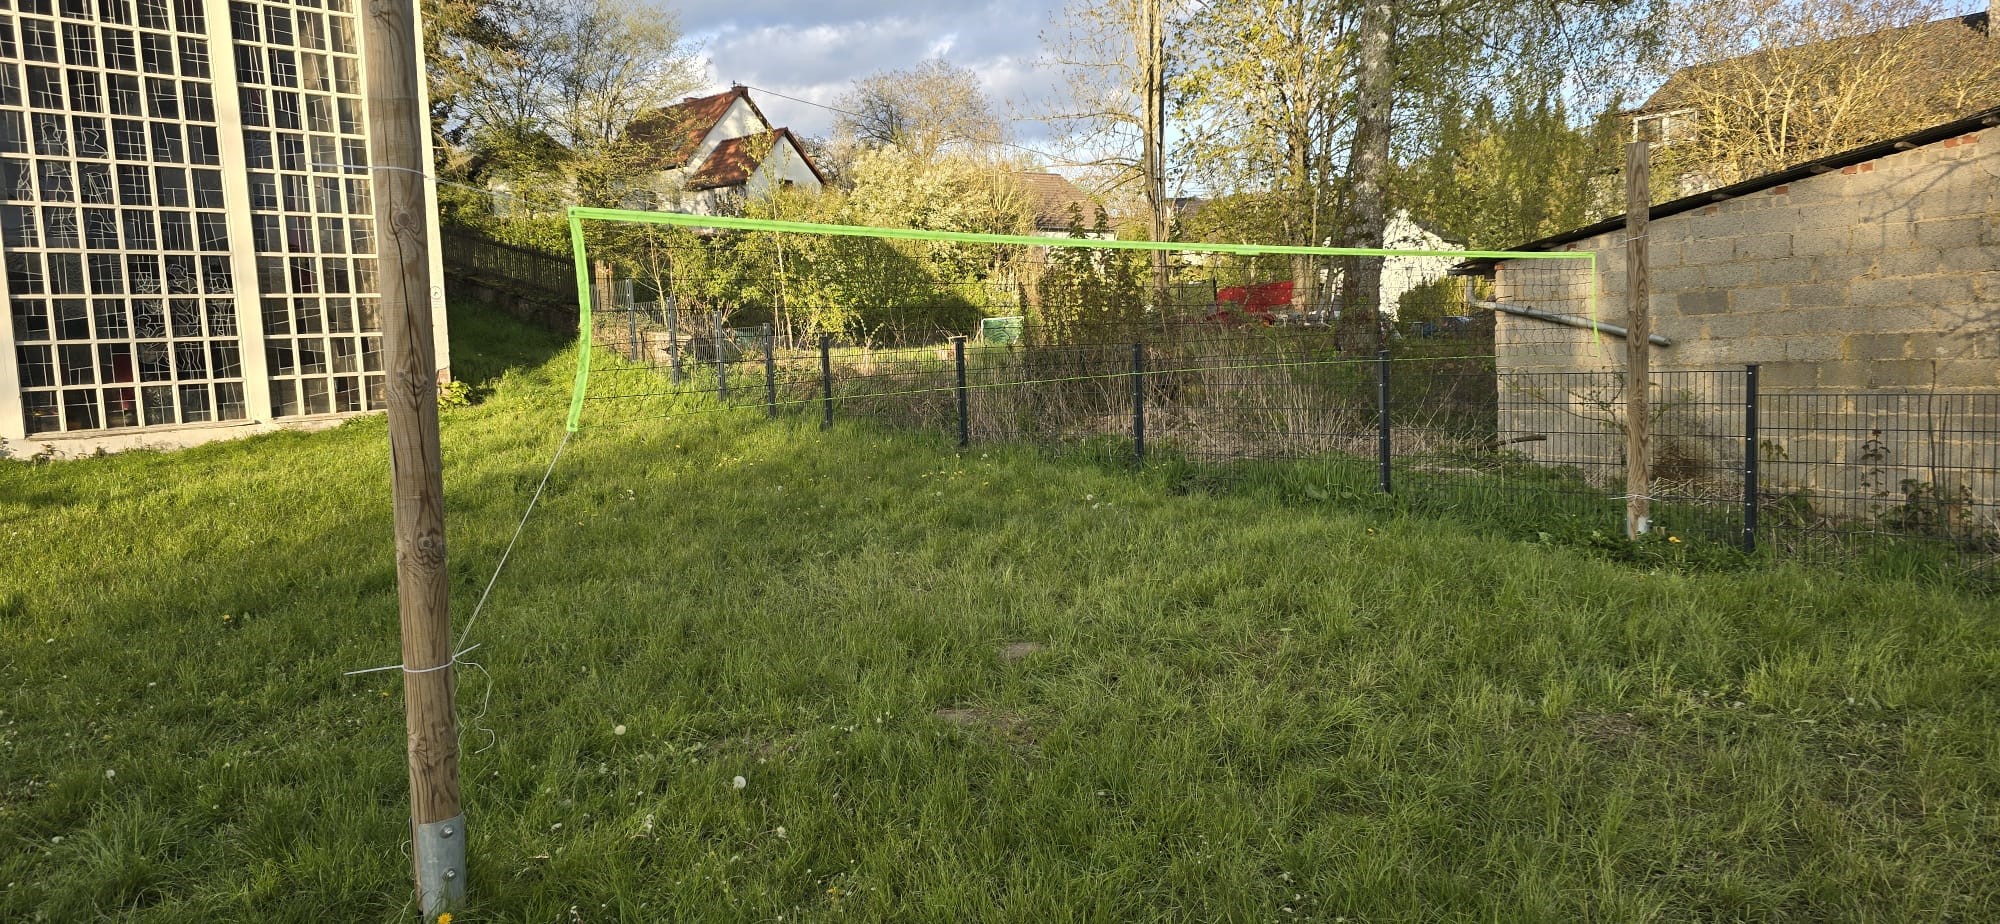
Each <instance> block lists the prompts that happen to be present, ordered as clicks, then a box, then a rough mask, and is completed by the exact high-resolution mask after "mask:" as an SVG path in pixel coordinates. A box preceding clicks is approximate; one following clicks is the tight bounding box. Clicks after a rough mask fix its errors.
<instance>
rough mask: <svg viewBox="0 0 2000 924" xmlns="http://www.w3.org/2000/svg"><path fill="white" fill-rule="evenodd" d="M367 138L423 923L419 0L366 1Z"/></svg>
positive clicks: (430, 370) (461, 855)
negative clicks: (379, 264)
mask: <svg viewBox="0 0 2000 924" xmlns="http://www.w3.org/2000/svg"><path fill="white" fill-rule="evenodd" d="M366 8H367V13H366V15H364V16H363V17H362V18H361V21H362V29H363V30H364V32H363V42H364V43H365V44H366V46H367V50H368V59H367V67H368V71H367V78H368V84H367V90H368V134H369V139H370V144H371V148H372V150H371V153H372V155H373V161H372V162H373V164H374V169H373V170H372V171H371V172H370V177H371V181H372V183H373V185H374V188H375V227H376V229H377V233H376V239H377V241H378V242H379V244H378V246H379V251H378V254H377V256H378V258H379V260H380V261H381V274H380V278H381V286H382V310H383V314H384V317H383V332H382V341H383V343H382V347H383V351H384V352H385V353H386V354H387V356H386V368H387V376H386V378H387V386H388V397H389V460H390V479H391V482H392V488H393V490H394V492H395V529H396V592H397V602H398V604H399V608H400V611H401V614H402V647H403V701H404V702H403V706H404V716H405V729H406V731H407V732H408V745H409V748H408V752H409V764H410V824H411V831H410V845H411V846H410V854H411V859H412V860H413V863H414V867H415V869H414V872H415V876H416V884H417V904H418V907H419V908H420V909H421V910H422V912H423V914H424V918H425V919H426V920H433V919H435V918H436V917H437V916H438V915H439V914H442V913H443V912H445V911H448V910H450V909H451V908H453V907H456V906H457V905H459V904H460V903H462V902H463V900H464V898H465V815H464V812H463V810H462V808H461V807H460V803H459V789H458V720H457V713H456V711H455V710H454V708H453V703H452V687H453V682H454V679H453V676H452V649H451V607H450V601H451V594H450V583H449V580H448V575H447V574H446V572H445V541H444V540H445V535H444V465H443V458H442V453H441V451H440V450H439V448H438V407H437V344H436V342H435V331H434V329H433V327H432V321H431V285H432V283H433V280H432V279H431V278H430V265H431V264H430V248H431V240H430V236H429V234H428V233H427V230H426V228H427V225H428V217H429V214H430V210H431V205H430V198H429V196H428V195H426V190H425V188H424V181H425V178H426V177H427V176H428V174H429V173H430V167H431V165H430V164H428V163H425V162H424V139H425V133H426V132H428V131H430V119H429V117H428V114H427V113H426V112H425V109H424V107H423V106H422V105H421V102H422V99H423V84H422V83H421V82H420V81H421V80H422V74H423V69H422V67H421V66H420V62H419V61H418V60H417V54H418V52H417V49H418V47H419V46H418V41H417V11H416V0H370V2H369V3H368V4H367V5H366Z"/></svg>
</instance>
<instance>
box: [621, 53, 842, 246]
mask: <svg viewBox="0 0 2000 924" xmlns="http://www.w3.org/2000/svg"><path fill="white" fill-rule="evenodd" d="M628 137H629V138H631V139H634V140H638V141H643V142H645V143H646V144H647V145H648V146H649V147H651V149H652V150H653V151H654V152H655V154H656V158H657V159H656V160H655V162H654V163H653V166H654V167H655V168H656V169H657V171H658V172H657V173H655V174H654V175H653V176H652V178H651V180H650V181H648V182H646V183H645V184H644V186H643V188H641V189H637V190H634V192H633V194H632V195H631V196H630V197H629V198H628V201H627V204H628V205H630V206H631V207H634V208H661V209H671V210H674V211H680V212H691V213H694V214H697V215H712V214H716V213H718V212H721V211H727V210H728V209H729V208H730V206H731V205H733V204H735V203H740V202H742V201H743V200H745V199H748V198H752V197H755V196H759V195H763V194H765V193H767V192H770V191H772V190H774V189H779V188H785V187H798V188H802V189H807V190H811V191H813V192H818V191H819V190H821V189H822V188H824V187H825V185H826V180H825V177H824V176H823V175H821V173H820V171H819V167H818V166H817V165H815V164H814V163H813V162H812V158H811V157H810V156H809V155H807V154H806V150H805V146H804V145H802V144H800V143H799V140H798V138H797V137H796V136H795V135H793V134H792V130H791V129H789V128H783V127H779V128H773V127H772V126H771V122H770V120H769V119H766V118H765V117H764V113H763V111H762V110H760V109H758V108H757V103H756V101H755V100H752V99H751V98H750V89H749V88H748V87H744V86H741V85H737V86H732V87H730V88H729V89H728V90H725V91H723V92H721V93H717V94H714V95H712V96H690V97H688V98H687V99H684V100H682V101H680V102H679V103H676V104H674V105H672V106H667V107H665V108H662V109H656V110H654V111H652V112H650V113H647V114H645V115H642V116H640V117H639V118H638V119H637V120H635V121H634V122H633V123H632V127H631V128H630V129H629V130H628Z"/></svg>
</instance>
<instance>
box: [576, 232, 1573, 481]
mask: <svg viewBox="0 0 2000 924" xmlns="http://www.w3.org/2000/svg"><path fill="white" fill-rule="evenodd" d="M568 219H569V226H570V237H571V242H572V250H573V255H574V258H575V272H576V287H577V296H578V313H579V315H578V320H579V323H578V327H579V330H580V332H581V344H580V348H579V358H578V364H577V372H576V378H575V383H574V390H573V394H572V400H571V403H570V410H569V417H568V427H569V429H570V430H571V431H572V432H574V431H578V430H580V429H582V428H583V427H585V426H586V425H588V426H591V427H597V426H624V425H638V424H643V423H644V422H647V421H657V420H660V419H663V418H670V417H679V416H688V415H695V414H718V413H730V412H743V411H757V410H761V411H762V412H763V413H764V415H765V416H772V417H777V416H786V415H794V416H803V417H807V418H812V419H817V420H818V421H819V422H820V423H822V424H825V423H826V422H827V421H829V420H831V419H835V418H838V417H850V416H851V417H867V418H874V419H878V420H884V421H888V422H892V423H895V424H899V425H904V426H911V427H917V428H924V429H935V430H937V431H939V432H941V433H944V434H947V435H956V436H957V437H958V438H959V439H960V440H961V441H962V442H969V441H973V440H990V439H1029V440H1033V441H1037V442H1055V443H1072V444H1078V445H1086V444H1089V443H1091V442H1092V441H1094V440H1103V439H1110V438H1113V437H1116V438H1118V439H1126V438H1129V436H1130V434H1131V431H1132V428H1133V426H1134V425H1135V421H1134V419H1133V410H1134V408H1135V407H1136V408H1137V409H1138V413H1139V414H1140V415H1143V414H1144V413H1145V412H1146V411H1148V410H1150V411H1151V412H1152V418H1153V419H1152V420H1151V433H1150V436H1151V438H1152V439H1153V441H1154V445H1155V446H1156V447H1162V448H1165V447H1174V448H1175V450H1176V451H1180V452H1185V453H1187V454H1189V455H1195V456H1204V457H1230V458H1240V457H1244V456H1267V455H1300V454H1308V453H1317V452H1332V451H1343V450H1346V449H1352V448H1354V447H1356V446H1360V445H1361V444H1362V443H1363V442H1365V441H1367V440H1370V439H1373V438H1374V431H1373V428H1374V427H1375V424H1373V423H1370V422H1369V420H1368V418H1369V417H1370V415H1371V414H1372V413H1374V412H1371V411H1369V410H1368V409H1369V408H1370V407H1372V406H1373V405H1374V404H1376V403H1379V399H1380V397H1381V396H1380V395H1379V394H1378V392H1380V391H1381V388H1380V384H1381V383H1380V380H1381V379H1382V378H1383V377H1384V372H1383V364H1384V363H1385V362H1388V363H1394V364H1397V371H1398V380H1399V381H1400V382H1404V383H1408V384H1407V385H1406V386H1405V388H1404V389H1403V392H1402V393H1403V394H1405V395H1408V396H1409V397H1408V399H1407V400H1409V401H1411V402H1413V403H1414V404H1413V406H1414V405H1423V406H1424V410H1422V412H1421V413H1417V414H1414V415H1413V416H1412V422H1413V425H1414V424H1416V423H1417V422H1418V421H1417V418H1418V417H1422V418H1424V420H1423V421H1422V423H1423V425H1424V426H1428V427H1431V428H1432V429H1440V430H1442V429H1450V428H1457V429H1461V430H1464V431H1466V436H1465V437H1464V439H1463V440H1460V441H1461V442H1467V443H1468V444H1471V443H1479V444H1482V445H1483V444H1488V443H1491V442H1492V436H1491V433H1490V431H1491V430H1492V428H1493V425H1494V424H1493V421H1494V420H1495V408H1494V405H1495V403H1496V401H1497V400H1498V397H1497V396H1498V394H1499V389H1498V388H1497V386H1496V385H1495V383H1496V382H1497V376H1499V375H1501V374H1502V372H1503V367H1504V365H1505V363H1506V362H1507V361H1508V357H1511V356H1520V357H1527V356H1530V355H1561V354H1563V353H1565V352H1577V353H1589V352H1591V351H1601V350H1602V349H1603V345H1602V343H1601V342H1600V341H1601V340H1602V337H1603V330H1604V329H1605V328H1607V327H1608V325H1600V324H1599V318H1598V314H1599V312H1598V310H1597V299H1596V294H1595V293H1596V290H1597V287H1598V283H1597V273H1596V265H1595V258H1594V254H1591V253H1512V252H1498V251H1471V250H1458V249H1450V248H1448V247H1421V246H1419V247H1406V248H1396V249H1355V248H1341V247H1307V246H1288V245H1274V244H1255V243H1189V242H1179V241H1170V242H1154V241H1142V240H1121V239H1117V238H1116V237H1115V236H1113V235H1111V234H1109V233H1108V232H1106V231H1104V230H1102V228H1101V226H1100V228H1099V230H1097V231H1091V230H1086V229H1083V228H1081V227H1078V228H1073V229H1071V230H1070V231H1069V232H1067V233H1060V232H1051V233H1048V234H1038V235H1027V234H986V233H972V232H962V231H937V230H915V229H907V228H877V227H862V226H855V225H840V224H818V223H810V222H797V221H779V220H770V219H759V218H739V217H721V216H708V215H692V214H682V213H675V212H648V211H630V210H618V209H594V208H575V209H571V210H570V211H569V213H568ZM1522 312H1526V313H1532V314H1533V315H1540V316H1543V317H1539V318H1537V317H1532V316H1530V314H1525V313H1522ZM1550 319H1554V320H1550ZM1426 379H1429V380H1434V381H1432V382H1431V384H1422V385H1420V384H1419V383H1422V382H1424V381H1425V380H1426ZM1452 405H1462V407H1457V408H1455V409H1454V407H1451V406H1452ZM1377 416H1379V415H1377ZM1138 425H1139V426H1144V425H1145V424H1143V423H1139V424H1138ZM1447 442H1448V440H1447Z"/></svg>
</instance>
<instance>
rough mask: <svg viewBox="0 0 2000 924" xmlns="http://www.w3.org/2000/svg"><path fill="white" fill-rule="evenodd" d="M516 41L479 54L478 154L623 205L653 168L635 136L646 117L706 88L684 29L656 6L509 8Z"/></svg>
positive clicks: (590, 1) (474, 98)
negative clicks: (626, 190)
mask: <svg viewBox="0 0 2000 924" xmlns="http://www.w3.org/2000/svg"><path fill="white" fill-rule="evenodd" d="M504 2H505V3H506V4H507V8H508V10H509V12H510V14H511V16H510V28H511V29H512V36H511V41H510V42H509V43H506V44H504V45H500V46H494V45H485V44H469V45H466V46H464V47H463V49H462V50H463V52H464V54H465V64H464V65H463V66H464V67H465V68H466V69H467V70H469V71H470V72H471V73H472V74H474V75H476V77H475V79H474V80H473V81H472V83H471V84H470V85H469V86H468V87H467V88H466V89H465V90H464V91H463V92H462V94H460V99H462V101H463V102H462V104H461V105H462V107H463V112H464V121H465V124H466V128H467V136H468V138H469V139H470V142H469V143H470V144H471V145H472V146H474V147H476V148H479V149H480V150H481V153H484V154H486V155H488V156H490V157H493V158H495V159H497V160H499V161H501V162H502V163H505V164H507V165H509V166H511V167H513V168H514V169H516V170H520V171H540V172H542V173H545V174H560V175H561V176H563V177H564V178H565V179H566V180H567V181H568V183H569V184H573V186H574V189H575V193H576V197H577V198H578V199H580V200H581V201H583V202H587V203H591V204H596V205H610V204H614V203H615V200H616V199H617V197H618V194H619V190H620V189H621V188H622V186H623V185H624V184H625V182H627V181H628V180H630V179H631V178H632V177H634V176H636V175H638V174H640V173H643V172H646V171H648V170H650V169H652V167H653V166H654V165H653V163H652V159H653V158H654V157H655V156H656V155H655V152H654V151H653V150H652V147H651V146H650V145H648V144H646V143H644V142H643V141H641V140H639V139H635V138H631V137H628V136H627V133H626V129H627V128H628V127H629V126H630V125H631V124H632V122H633V121H634V120H635V119H637V118H638V117H639V116H640V115H642V114H644V113H648V112H652V111H654V110H657V109H660V108H662V107H664V106H667V105H669V104H671V103H673V102H674V101H676V100H678V99H679V98H680V97H682V96H683V95H685V94H686V93H688V92H690V91H692V90H694V89H696V88H698V87H700V86H701V85H702V83H703V82H704V81H705V80H706V75H705V71H704V68H703V65H702V62H701V59H700V58H699V56H698V54H697V49H696V47H695V46H693V45H692V44H690V43H688V42H687V41H686V40H685V39H684V38H683V36H682V35H681V32H680V28H679V24H678V22H677V20H676V19H675V18H674V17H673V16H672V15H671V14H669V13H667V12H666V11H665V10H663V9H661V8H660V7H658V6H656V5H654V4H653V3H651V2H648V0H504Z"/></svg>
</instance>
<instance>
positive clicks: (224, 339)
mask: <svg viewBox="0 0 2000 924" xmlns="http://www.w3.org/2000/svg"><path fill="white" fill-rule="evenodd" d="M360 4H361V0H297V2H273V0H14V2H13V3H12V4H7V5H11V6H12V7H13V9H12V11H11V12H0V253H3V254H4V263H5V272H4V274H0V300H4V301H5V302H6V305H7V310H6V311H4V312H0V341H4V343H5V345H6V349H5V351H4V353H0V439H4V440H5V441H6V443H7V445H8V448H9V449H10V450H11V451H13V452H15V453H16V454H20V453H22V452H23V451H34V450H33V449H32V448H31V447H40V446H42V445H43V444H48V445H51V446H54V447H56V449H57V451H59V452H73V451H79V450H85V449H90V448H96V447H107V448H121V447H126V446H134V445H162V446H168V445H184V444H189V443H194V442H201V441H205V440H208V439H214V438H218V437H222V436H231V435H239V434H243V433H248V432H256V431H258V430H261V429H268V428H271V427H275V426H282V425H311V424H314V423H323V422H326V421H331V420H338V419H341V418H344V417H346V416H350V415H353V414H357V413H364V412H368V411H374V410H380V409H382V408H383V407H384V406H385V403H386V402H385V393H384V389H385V383H384V378H383V361H382V306H381V300H380V298H379V297H378V291H379V290H378V283H377V280H378V279H379V278H380V273H381V269H380V268H379V267H378V265H377V263H376V257H375V252H376V230H375V219H374V202H373V192H374V190H373V186H374V184H373V181H372V179H371V172H370V170H369V165H370V162H371V160H370V151H369V140H368V136H367V105H366V101H365V99H364V97H363V84H362V78H363V74H362V69H363V57H364V52H363V49H362V45H361V42H362V39H361V27H360V22H359V19H358V16H359V14H360V12H361V11H360V9H359V7H360ZM427 153H428V152H427ZM425 214H426V215H427V216H428V218H429V230H430V234H431V236H432V240H433V241H435V240H436V236H437V228H436V220H437V219H436V215H437V210H436V208H434V207H433V208H429V209H426V210H425ZM430 250H431V259H432V266H431V278H432V279H433V281H434V286H433V290H432V293H431V299H430V301H431V305H430V310H431V314H432V319H433V323H434V325H435V330H436V332H437V334H436V339H437V342H438V355H437V357H436V367H437V368H438V369H439V370H440V373H441V374H443V372H444V370H446V369H448V367H449V361H448V353H447V351H446V348H445V339H446V338H445V324H444V298H443V288H442V286H443V271H442V266H441V265H440V264H439V262H438V255H437V248H436V247H435V246H433V247H432V248H430Z"/></svg>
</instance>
